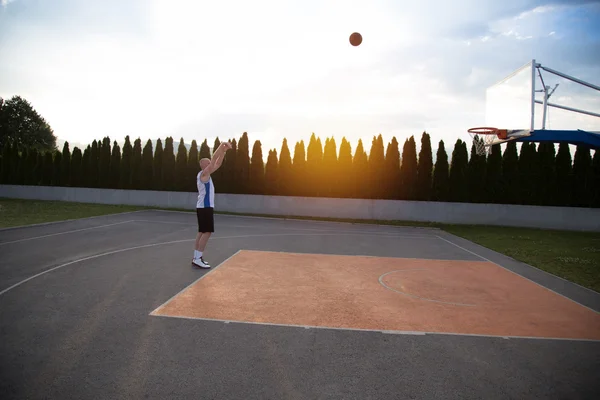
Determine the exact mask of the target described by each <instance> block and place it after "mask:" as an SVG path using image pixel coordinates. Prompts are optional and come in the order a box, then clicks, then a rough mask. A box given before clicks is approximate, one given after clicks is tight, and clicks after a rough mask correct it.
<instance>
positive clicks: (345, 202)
mask: <svg viewBox="0 0 600 400" xmlns="http://www.w3.org/2000/svg"><path fill="white" fill-rule="evenodd" d="M0 197H9V198H21V199H38V200H60V201H71V202H82V203H102V204H128V205H140V206H150V207H163V208H180V209H187V210H194V208H195V207H196V193H185V192H160V191H145V190H139V191H138V190H116V189H88V188H64V187H46V186H15V185H0ZM215 201H216V209H217V211H230V212H238V213H252V214H272V215H286V216H313V217H333V218H353V219H377V220H403V221H427V222H442V223H454V224H482V225H505V226H523V227H535V228H550V229H565V230H585V231H597V232H600V209H591V208H571V207H540V206H519V205H510V204H469V203H441V202H419V201H398V200H363V199H330V198H309V197H284V196H257V195H235V194H222V193H221V194H219V193H218V194H217V195H216V199H215Z"/></svg>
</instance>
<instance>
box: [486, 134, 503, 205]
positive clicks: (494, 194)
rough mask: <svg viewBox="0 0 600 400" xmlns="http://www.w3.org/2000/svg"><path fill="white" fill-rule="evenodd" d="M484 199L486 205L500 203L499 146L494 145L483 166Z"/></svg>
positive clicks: (500, 164)
mask: <svg viewBox="0 0 600 400" xmlns="http://www.w3.org/2000/svg"><path fill="white" fill-rule="evenodd" d="M485 171H486V173H485V199H486V202H488V203H498V202H500V201H501V198H502V192H501V185H500V184H501V179H502V149H501V148H500V144H495V145H493V146H492V148H491V152H490V154H489V156H488V158H487V164H486V166H485Z"/></svg>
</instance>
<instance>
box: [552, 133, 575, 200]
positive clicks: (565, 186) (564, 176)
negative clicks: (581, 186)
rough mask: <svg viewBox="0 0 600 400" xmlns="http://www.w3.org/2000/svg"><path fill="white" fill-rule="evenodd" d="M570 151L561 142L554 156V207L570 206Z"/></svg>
mask: <svg viewBox="0 0 600 400" xmlns="http://www.w3.org/2000/svg"><path fill="white" fill-rule="evenodd" d="M571 168H572V166H571V151H570V149H569V145H568V144H567V143H565V142H561V143H560V144H559V146H558V153H557V154H556V197H555V199H556V200H555V205H557V206H570V205H571V190H572V185H571V182H572V180H571V176H572V175H571V174H572V169H571Z"/></svg>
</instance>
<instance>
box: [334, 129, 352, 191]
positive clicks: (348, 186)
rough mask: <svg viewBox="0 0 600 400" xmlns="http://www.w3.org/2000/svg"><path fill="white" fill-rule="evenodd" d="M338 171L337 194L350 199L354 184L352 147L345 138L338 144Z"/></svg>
mask: <svg viewBox="0 0 600 400" xmlns="http://www.w3.org/2000/svg"><path fill="white" fill-rule="evenodd" d="M338 170H339V178H338V179H339V180H338V185H339V188H340V190H339V193H338V196H340V197H346V198H347V197H352V194H353V187H352V182H354V176H353V167H352V147H351V146H350V142H348V141H347V140H346V137H343V138H342V143H341V144H340V156H339V158H338Z"/></svg>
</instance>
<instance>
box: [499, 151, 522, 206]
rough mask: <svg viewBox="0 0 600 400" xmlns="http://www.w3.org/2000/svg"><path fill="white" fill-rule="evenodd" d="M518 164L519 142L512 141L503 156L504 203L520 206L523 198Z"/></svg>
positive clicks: (502, 187)
mask: <svg viewBox="0 0 600 400" xmlns="http://www.w3.org/2000/svg"><path fill="white" fill-rule="evenodd" d="M518 162H519V156H518V154H517V142H515V141H510V142H508V143H507V144H506V148H505V149H504V154H503V155H502V178H501V193H502V201H503V202H504V203H508V204H519V200H520V197H521V196H520V190H519V188H520V184H519V169H518Z"/></svg>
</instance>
